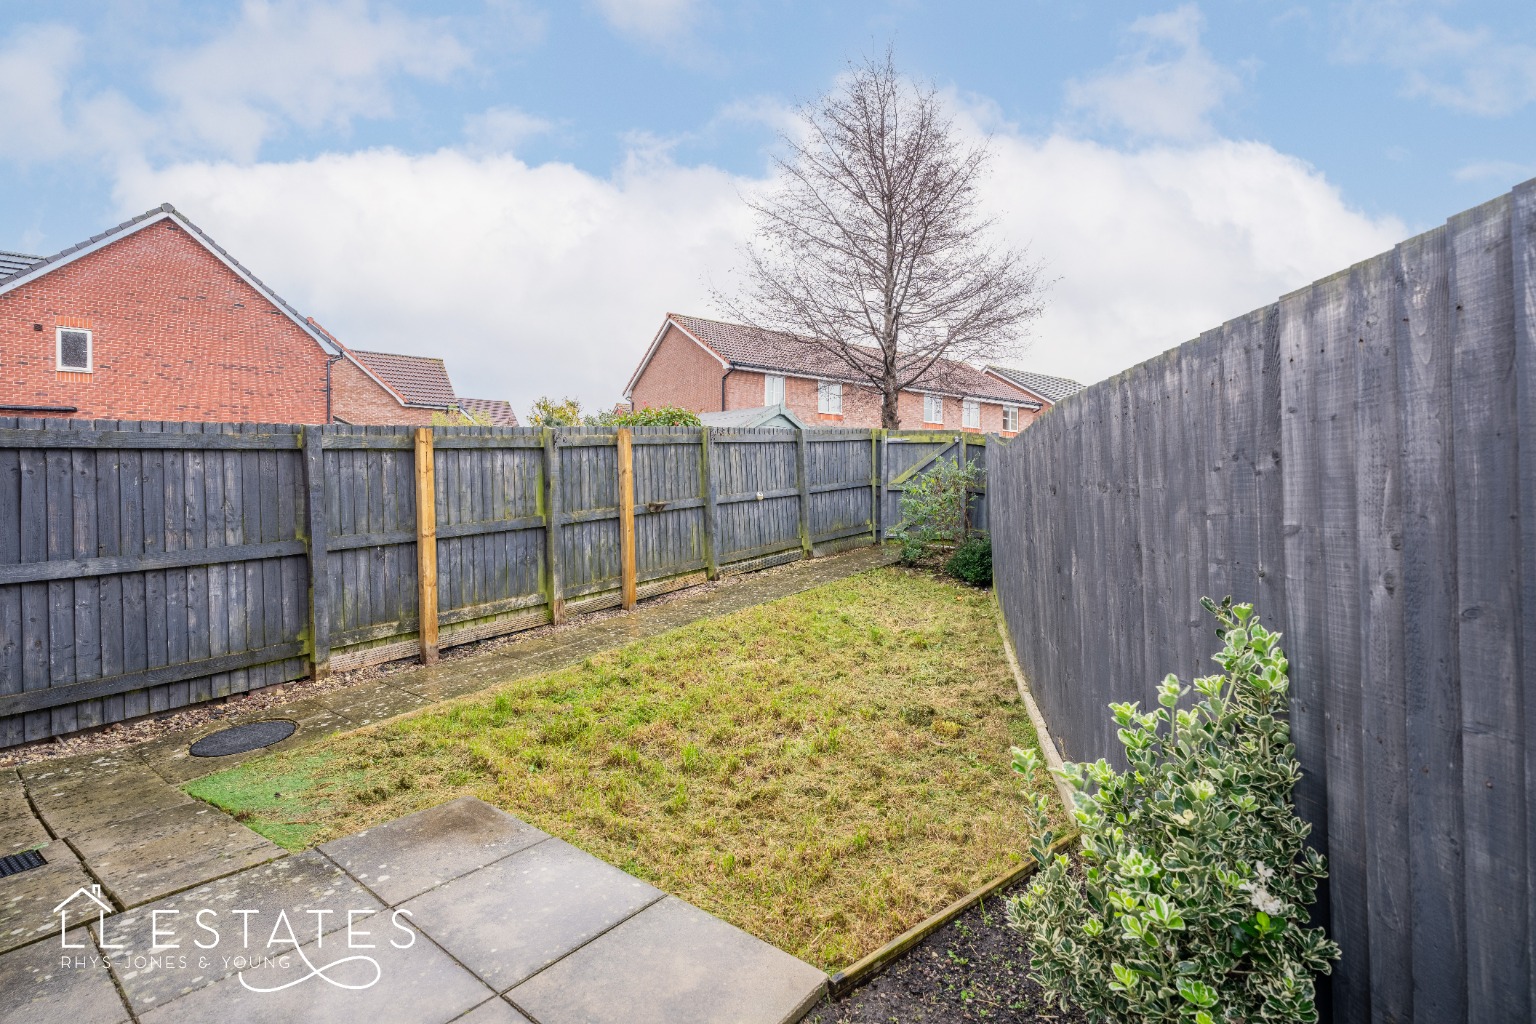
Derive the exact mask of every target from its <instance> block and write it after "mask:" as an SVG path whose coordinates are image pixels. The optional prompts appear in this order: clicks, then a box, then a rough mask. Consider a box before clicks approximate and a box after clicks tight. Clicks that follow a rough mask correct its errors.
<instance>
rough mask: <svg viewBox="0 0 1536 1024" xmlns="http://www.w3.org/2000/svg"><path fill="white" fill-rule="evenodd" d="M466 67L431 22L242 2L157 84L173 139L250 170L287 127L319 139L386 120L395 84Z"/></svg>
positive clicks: (347, 4) (354, 7) (166, 68)
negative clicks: (231, 18) (229, 20)
mask: <svg viewBox="0 0 1536 1024" xmlns="http://www.w3.org/2000/svg"><path fill="white" fill-rule="evenodd" d="M469 60H470V57H469V51H468V50H467V49H465V47H464V46H463V45H461V44H460V43H459V42H458V40H457V39H455V38H454V37H453V35H452V34H450V33H449V32H448V31H447V30H446V29H444V28H442V27H441V26H439V25H438V24H436V23H435V22H433V21H431V20H429V19H421V18H410V17H406V16H404V15H401V14H398V13H395V12H393V11H388V10H383V11H377V12H375V11H374V10H372V9H371V8H370V7H369V5H368V4H367V3H366V2H365V0H340V2H337V3H332V4H313V3H300V2H297V0H246V2H245V3H244V4H243V5H242V7H241V12H240V18H239V20H238V21H237V22H236V23H235V24H234V25H233V26H231V27H230V28H229V29H228V30H227V31H225V32H223V33H221V34H220V35H218V36H216V37H214V38H213V39H211V40H209V41H208V42H207V43H205V44H203V45H202V46H200V47H198V48H196V49H194V50H191V51H189V52H183V53H173V54H167V55H166V56H165V62H164V64H163V66H162V67H161V68H160V70H159V71H158V72H157V73H156V74H155V75H154V82H155V85H156V87H157V89H158V90H159V91H160V92H161V93H162V94H163V95H165V96H166V97H167V99H168V100H169V101H170V102H171V104H172V107H173V114H172V117H173V119H174V121H175V122H176V130H178V131H182V132H189V133H190V134H191V135H192V136H194V137H195V138H197V139H198V140H200V141H202V142H204V143H206V144H208V145H209V146H211V147H212V148H213V149H214V151H215V152H218V153H221V154H227V155H230V156H233V157H235V158H237V159H246V160H248V159H251V158H253V157H254V156H255V155H256V153H257V152H258V150H259V149H260V147H261V144H262V143H263V142H264V141H265V140H266V139H268V138H269V137H271V136H273V135H274V134H277V133H278V132H280V131H281V130H282V129H283V128H284V127H286V126H287V125H290V124H292V125H297V126H299V127H300V128H303V129H306V130H309V131H318V130H320V129H325V128H346V127H347V126H348V125H349V124H350V123H351V122H352V121H353V120H354V119H356V118H379V117H387V116H389V115H390V114H391V113H392V112H393V94H392V90H391V88H390V84H391V80H392V79H393V78H395V77H396V76H400V75H408V76H411V77H416V78H423V79H430V80H439V81H440V80H443V79H444V78H446V77H447V76H449V75H451V74H452V73H453V72H454V71H457V70H459V69H460V68H463V67H465V66H466V65H467V64H468V63H469Z"/></svg>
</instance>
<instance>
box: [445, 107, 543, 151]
mask: <svg viewBox="0 0 1536 1024" xmlns="http://www.w3.org/2000/svg"><path fill="white" fill-rule="evenodd" d="M553 128H554V125H553V124H551V123H550V122H549V121H546V120H545V119H544V118H542V117H535V116H534V115H532V114H529V113H527V112H525V111H522V110H518V109H517V108H516V107H492V108H490V109H489V110H486V111H483V112H481V113H479V114H474V115H471V116H470V117H467V118H465V119H464V139H465V141H466V142H467V143H468V144H469V147H470V149H471V150H472V151H474V152H477V153H511V152H514V151H516V150H517V149H518V148H519V147H521V146H522V144H523V143H525V142H527V141H528V140H529V139H532V138H536V137H538V136H540V135H544V134H546V133H548V132H549V131H550V130H551V129H553Z"/></svg>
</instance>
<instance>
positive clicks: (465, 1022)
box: [453, 996, 533, 1024]
mask: <svg viewBox="0 0 1536 1024" xmlns="http://www.w3.org/2000/svg"><path fill="white" fill-rule="evenodd" d="M453 1024H533V1022H532V1021H531V1020H529V1019H528V1018H527V1017H524V1016H523V1015H522V1014H520V1013H518V1012H517V1011H516V1010H514V1009H513V1008H512V1004H511V1003H509V1002H507V1001H506V1000H505V999H503V998H501V997H500V996H497V997H496V998H495V999H487V1000H486V1001H485V1002H483V1003H481V1004H480V1005H479V1006H477V1007H475V1008H474V1009H473V1010H470V1011H469V1012H468V1013H466V1014H465V1015H464V1016H462V1017H460V1018H458V1019H457V1020H455V1021H454V1022H453Z"/></svg>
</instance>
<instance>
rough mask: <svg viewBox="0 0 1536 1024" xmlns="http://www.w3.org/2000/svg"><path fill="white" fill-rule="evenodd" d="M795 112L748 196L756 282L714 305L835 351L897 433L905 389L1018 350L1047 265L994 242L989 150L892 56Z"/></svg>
mask: <svg viewBox="0 0 1536 1024" xmlns="http://www.w3.org/2000/svg"><path fill="white" fill-rule="evenodd" d="M798 114H799V121H800V124H799V128H800V129H801V131H800V132H798V133H796V134H787V133H786V134H784V135H783V136H782V141H783V143H784V144H785V146H786V148H787V153H786V155H785V156H784V157H782V158H780V159H778V160H776V161H775V162H776V164H777V167H778V170H779V172H780V174H781V177H782V183H781V184H780V185H779V186H778V187H777V188H776V189H775V190H773V191H771V192H769V193H767V194H766V195H763V196H761V197H748V198H747V199H746V202H747V204H748V205H749V206H750V207H751V209H752V210H753V212H754V213H756V215H757V220H758V234H757V238H756V240H755V241H754V242H752V243H750V244H749V245H747V246H746V247H745V249H744V251H743V254H744V256H745V260H746V263H745V271H744V272H745V277H746V284H745V287H744V288H743V289H742V290H741V291H740V292H739V293H738V294H735V295H725V294H721V293H718V292H717V293H716V296H715V299H716V302H717V303H718V304H719V305H720V306H721V307H722V308H723V309H724V310H725V311H726V312H728V313H729V314H730V315H732V316H733V317H734V318H735V319H738V320H742V321H744V322H746V323H748V324H750V325H751V326H754V327H758V328H761V329H764V330H771V331H777V332H783V333H786V334H789V335H793V336H796V337H798V338H801V339H803V343H804V344H806V345H807V346H809V347H811V348H813V349H820V350H822V351H825V352H827V353H829V354H830V355H832V356H833V357H835V359H836V361H837V363H838V364H840V365H841V366H842V367H846V369H847V371H848V374H849V377H850V378H851V379H852V380H854V381H855V382H857V383H859V384H861V385H866V386H868V387H871V388H873V389H874V390H875V391H877V392H878V393H879V394H880V395H881V413H880V418H881V422H882V423H883V424H884V425H885V426H887V427H896V426H898V425H899V421H898V413H897V395H899V394H900V392H901V391H902V390H903V389H905V388H908V387H912V386H914V385H922V386H927V387H942V386H943V384H944V383H945V381H944V378H945V376H946V371H947V370H948V367H947V366H946V360H962V361H964V360H977V359H985V358H996V357H998V356H1003V355H1010V354H1013V353H1014V352H1016V351H1017V349H1018V346H1019V341H1020V339H1021V338H1022V337H1023V335H1024V334H1026V333H1027V329H1028V326H1029V324H1030V322H1031V321H1033V320H1034V319H1035V318H1036V317H1038V316H1039V315H1040V313H1041V310H1042V308H1043V306H1042V293H1043V291H1044V288H1045V287H1046V285H1045V283H1044V282H1043V281H1042V279H1041V268H1040V266H1039V264H1037V263H1032V262H1030V261H1028V260H1027V259H1026V257H1025V254H1024V253H1023V252H1021V251H1019V250H1014V249H1008V248H1005V247H1000V246H998V245H996V244H994V243H993V242H992V241H991V238H990V236H991V234H992V229H993V226H994V224H993V221H992V220H991V219H990V218H987V217H985V216H983V215H982V214H981V211H980V209H979V205H980V203H979V198H978V195H977V186H978V184H979V182H980V179H981V177H982V175H983V174H984V173H985V170H986V165H987V160H988V153H987V149H986V146H985V145H984V144H983V145H978V146H970V147H967V146H964V145H962V143H961V141H960V140H959V139H957V138H956V132H955V129H954V126H953V123H952V121H951V120H950V119H949V118H948V117H946V116H945V114H944V111H943V108H942V103H941V101H940V99H939V96H938V93H937V90H936V89H934V88H933V87H932V86H926V87H923V86H915V85H912V84H911V83H909V82H907V81H906V80H904V79H903V78H902V77H901V76H900V75H898V74H897V72H896V68H895V65H894V61H893V58H892V54H891V52H890V51H889V50H887V51H886V53H885V55H884V57H883V59H881V60H867V61H865V62H864V63H863V64H861V65H857V66H852V67H850V68H849V73H848V74H847V75H846V76H845V78H844V80H843V82H842V84H841V86H840V87H839V88H838V89H836V90H834V91H833V92H831V93H829V94H827V95H826V96H823V97H822V98H821V99H819V100H817V101H816V102H814V103H812V104H807V105H805V106H802V107H801V108H800V109H799V111H798Z"/></svg>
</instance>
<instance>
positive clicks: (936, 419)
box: [923, 395, 944, 423]
mask: <svg viewBox="0 0 1536 1024" xmlns="http://www.w3.org/2000/svg"><path fill="white" fill-rule="evenodd" d="M923 422H924V423H943V422H944V396H943V395H924V396H923Z"/></svg>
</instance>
